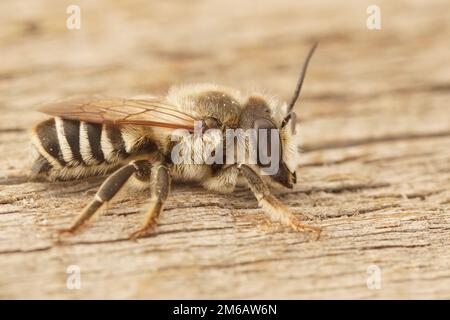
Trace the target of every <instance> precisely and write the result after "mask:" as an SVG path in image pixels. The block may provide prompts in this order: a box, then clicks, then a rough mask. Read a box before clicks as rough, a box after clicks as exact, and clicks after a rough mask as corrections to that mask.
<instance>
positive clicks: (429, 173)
mask: <svg viewBox="0 0 450 320" xmlns="http://www.w3.org/2000/svg"><path fill="white" fill-rule="evenodd" d="M77 3H78V4H79V5H80V7H81V14H82V27H81V30H67V29H66V18H67V14H66V13H65V11H66V7H67V5H69V4H71V2H70V1H69V2H67V3H66V2H64V1H57V0H41V1H31V0H30V1H12V0H8V1H6V0H4V1H1V2H0V21H1V25H0V52H1V53H0V57H1V59H0V112H1V116H0V154H1V157H0V270H1V271H0V298H239V299H240V298H289V299H292V298H447V299H448V298H450V268H449V267H450V250H449V245H450V232H449V231H450V225H449V221H450V220H449V218H450V212H449V208H450V192H449V186H450V106H449V103H450V102H449V101H450V77H449V76H450V46H449V44H450V43H449V39H450V4H449V3H448V0H443V1H408V2H397V1H395V2H393V1H377V4H378V5H379V6H380V8H381V17H382V29H381V30H379V31H370V30H368V29H367V28H366V18H367V16H368V15H367V13H366V8H367V6H368V5H370V4H372V2H366V1H352V2H351V1H345V2H344V1H339V3H338V2H335V1H331V0H329V1H312V2H309V4H306V3H304V2H300V1H287V0H285V1H258V2H257V3H258V6H257V7H253V6H251V4H250V3H249V2H243V1H236V2H233V1H200V0H196V1H192V2H189V4H188V2H185V1H160V2H156V1H155V2H150V1H114V3H113V2H112V1H95V2H93V1H77ZM252 3H256V2H252ZM313 40H318V41H319V42H320V45H319V48H318V50H317V52H316V55H315V56H314V58H313V60H312V63H311V66H310V69H309V73H308V76H307V80H306V83H305V86H304V91H303V97H302V99H301V100H302V101H301V103H300V104H299V105H298V107H297V111H298V114H299V117H300V121H301V125H300V130H301V131H302V145H303V153H302V154H301V156H300V157H301V163H302V166H301V167H300V168H299V171H298V177H299V182H298V184H297V185H296V187H295V188H294V189H293V190H286V191H280V192H277V195H278V196H279V198H280V199H281V200H282V201H283V202H284V203H286V204H287V205H288V206H289V207H290V208H291V210H292V211H293V212H294V213H300V212H307V213H310V214H312V215H314V216H315V219H314V220H313V221H309V222H308V223H310V224H313V225H318V226H321V227H322V228H323V236H322V238H321V240H319V241H308V239H307V237H306V236H305V235H303V234H301V233H295V232H291V231H289V230H287V229H285V228H282V227H278V226H277V225H272V224H269V223H268V222H267V219H266V217H265V215H264V214H263V213H262V211H261V210H260V209H258V208H257V203H256V201H255V200H254V199H253V197H252V195H251V193H250V192H249V191H247V190H238V191H237V192H236V193H235V194H232V195H216V194H212V193H209V192H206V191H204V190H202V189H201V188H199V187H195V186H193V187H192V186H176V187H175V188H174V190H173V193H172V194H171V195H170V197H169V201H168V204H167V208H166V210H165V212H164V214H163V216H162V220H161V225H160V227H159V228H158V230H157V233H156V234H155V236H154V237H150V238H146V239H143V240H139V241H138V242H131V241H128V240H127V239H126V236H127V235H128V234H129V233H130V232H131V231H132V230H135V228H137V227H138V226H139V224H140V222H141V219H142V214H141V213H140V211H139V208H141V207H142V206H144V205H145V203H146V197H145V195H144V194H139V195H135V194H133V195H131V197H130V198H128V199H125V200H124V201H123V202H121V203H118V204H116V205H114V206H113V207H112V208H110V209H109V210H108V212H107V214H105V215H103V216H101V217H99V219H98V220H96V221H95V223H94V224H93V225H92V226H91V227H90V228H89V229H88V230H87V231H86V232H85V233H83V234H81V235H79V236H76V237H73V238H70V239H68V240H66V242H64V243H63V244H60V245H57V244H55V243H54V242H53V241H52V234H53V233H54V231H55V230H56V229H59V228H61V227H64V226H67V225H68V223H69V222H70V221H71V220H72V219H73V217H74V216H75V215H76V214H77V213H78V212H79V210H80V209H81V208H82V207H83V206H84V205H85V204H86V203H87V202H88V201H89V199H90V198H91V197H92V195H93V194H94V193H95V190H96V188H97V187H98V186H99V184H100V183H101V181H102V179H101V178H94V179H89V180H85V181H79V182H75V183H74V182H69V183H50V184H43V183H30V182H28V181H27V176H26V174H27V170H28V168H29V166H30V164H31V159H30V158H29V153H30V152H29V151H30V149H29V137H28V133H27V129H28V128H29V127H30V126H32V125H33V124H34V123H35V122H36V121H39V120H40V119H43V118H44V116H42V115H40V114H38V113H37V112H35V111H33V108H34V107H35V106H36V105H38V104H41V103H45V102H48V101H53V100H55V99H60V98H64V97H67V96H72V95H77V94H89V93H99V94H104V95H114V96H124V97H128V96H133V95H136V94H146V93H156V94H163V93H164V92H165V91H166V90H167V89H168V87H169V86H170V85H171V84H177V83H189V82H217V83H221V84H225V85H230V86H234V87H237V88H239V89H242V90H244V91H245V90H250V89H252V88H255V87H257V88H266V89H267V90H268V91H269V92H271V93H274V94H277V95H279V97H281V98H282V99H288V98H289V97H290V94H291V92H292V90H293V86H294V85H295V81H296V77H297V72H298V70H299V66H300V65H301V63H302V62H303V58H304V57H305V54H306V52H307V50H308V48H309V46H310V44H311V42H312V41H313ZM70 265H76V266H79V268H80V270H81V289H79V290H69V289H68V288H67V287H66V280H67V277H68V274H67V273H66V271H67V268H68V266H70ZM371 265H375V266H377V267H378V268H379V270H380V272H381V274H380V275H381V288H380V289H378V290H373V289H369V288H368V286H367V279H368V277H369V276H370V274H368V273H367V271H368V268H369V270H371V269H370V268H371V267H370V266H371Z"/></svg>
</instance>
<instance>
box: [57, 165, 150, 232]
mask: <svg viewBox="0 0 450 320" xmlns="http://www.w3.org/2000/svg"><path fill="white" fill-rule="evenodd" d="M151 167H152V166H151V164H150V162H148V161H146V160H138V161H132V162H130V163H129V164H127V165H125V166H123V167H122V168H120V169H118V170H117V171H115V172H114V173H113V174H111V175H110V176H109V177H108V178H107V179H106V180H105V181H104V182H103V184H102V185H101V186H100V189H99V190H98V191H97V193H96V194H95V197H94V200H92V201H91V203H89V204H88V205H87V206H86V207H85V208H84V210H83V211H82V212H81V214H80V215H79V216H78V217H77V218H76V220H75V221H74V222H73V224H72V226H71V227H70V228H68V229H64V230H61V231H60V234H73V233H76V232H77V231H79V230H80V229H82V228H83V227H84V226H86V225H87V224H88V222H89V221H90V220H91V219H92V218H93V217H94V215H96V214H98V213H99V212H100V211H101V210H102V209H104V208H105V207H106V205H107V204H108V203H110V202H111V201H113V200H116V199H117V197H118V193H119V191H121V190H122V189H123V188H124V187H125V186H126V185H127V184H128V183H129V182H130V178H131V177H133V176H134V177H135V178H136V179H137V180H140V181H142V182H150V172H151Z"/></svg>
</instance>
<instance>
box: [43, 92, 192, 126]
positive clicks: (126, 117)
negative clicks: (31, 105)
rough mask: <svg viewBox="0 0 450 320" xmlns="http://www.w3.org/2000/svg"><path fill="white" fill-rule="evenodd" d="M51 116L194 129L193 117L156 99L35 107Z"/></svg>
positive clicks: (55, 104) (96, 101)
mask: <svg viewBox="0 0 450 320" xmlns="http://www.w3.org/2000/svg"><path fill="white" fill-rule="evenodd" d="M38 110H39V111H41V112H43V113H46V114H49V115H51V116H54V117H61V118H64V119H70V120H80V121H85V122H92V123H111V124H134V125H141V126H152V127H162V128H172V129H187V130H189V131H193V130H194V121H196V120H197V119H196V118H195V117H194V116H191V115H188V114H186V113H183V112H181V111H178V110H177V109H176V108H175V107H174V106H172V105H169V104H168V103H166V102H164V101H163V100H161V99H158V98H149V99H121V98H100V99H98V98H93V99H76V100H70V101H66V102H57V103H53V104H48V105H45V106H42V107H40V108H38Z"/></svg>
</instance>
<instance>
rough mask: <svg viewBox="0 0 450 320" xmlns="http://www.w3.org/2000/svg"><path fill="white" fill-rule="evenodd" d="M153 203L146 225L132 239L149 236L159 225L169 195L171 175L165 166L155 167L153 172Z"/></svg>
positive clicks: (148, 212) (145, 221)
mask: <svg viewBox="0 0 450 320" xmlns="http://www.w3.org/2000/svg"><path fill="white" fill-rule="evenodd" d="M151 181H152V182H151V199H150V201H151V203H150V207H149V208H148V210H147V213H146V215H145V219H144V224H143V225H142V227H141V228H140V229H139V230H137V231H136V232H134V233H132V234H131V235H130V239H133V240H135V239H137V238H141V237H145V236H147V235H149V234H150V233H151V232H152V231H153V230H154V228H155V227H156V225H157V224H158V220H159V216H160V214H161V211H162V209H163V206H164V202H165V201H166V199H167V196H168V195H169V190H170V174H169V169H168V168H167V167H166V166H164V165H159V166H154V167H152V171H151Z"/></svg>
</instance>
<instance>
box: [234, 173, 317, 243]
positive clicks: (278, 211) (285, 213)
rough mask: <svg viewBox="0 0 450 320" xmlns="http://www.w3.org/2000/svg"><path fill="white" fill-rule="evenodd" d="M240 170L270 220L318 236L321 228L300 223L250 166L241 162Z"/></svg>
mask: <svg viewBox="0 0 450 320" xmlns="http://www.w3.org/2000/svg"><path fill="white" fill-rule="evenodd" d="M240 170H241V172H242V174H243V175H244V177H245V178H246V180H247V182H248V184H249V186H250V189H251V190H252V192H253V194H254V195H255V197H256V199H257V200H258V203H259V205H260V206H261V207H262V208H263V209H264V210H265V211H266V213H268V214H269V216H270V217H271V219H272V220H274V221H279V222H280V223H282V224H284V225H287V226H290V227H291V228H292V229H294V230H296V231H309V232H314V233H316V234H317V238H319V237H320V232H321V229H320V228H318V227H313V226H308V225H305V224H302V223H300V222H299V221H298V220H297V219H296V218H295V216H294V215H293V214H292V213H291V212H290V211H289V210H288V208H286V206H285V205H283V204H282V203H281V202H280V201H279V200H278V199H277V198H275V196H273V195H272V193H271V192H270V190H269V188H268V187H267V185H266V184H265V183H264V181H263V180H262V179H261V177H260V176H259V175H258V174H257V173H256V172H255V171H254V170H253V169H252V168H250V167H249V166H247V165H244V164H243V165H241V166H240Z"/></svg>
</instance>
